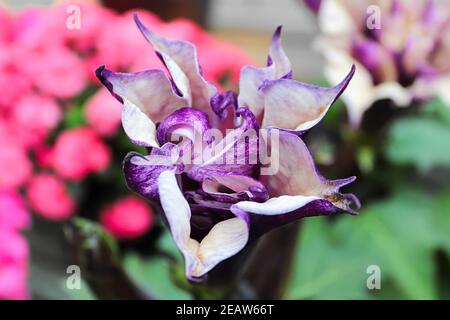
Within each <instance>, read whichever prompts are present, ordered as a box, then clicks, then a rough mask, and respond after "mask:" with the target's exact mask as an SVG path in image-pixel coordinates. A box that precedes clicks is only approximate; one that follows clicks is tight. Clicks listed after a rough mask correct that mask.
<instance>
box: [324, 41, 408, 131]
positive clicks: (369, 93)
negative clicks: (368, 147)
mask: <svg viewBox="0 0 450 320" xmlns="http://www.w3.org/2000/svg"><path fill="white" fill-rule="evenodd" d="M319 47H320V50H321V52H323V54H324V55H325V58H326V62H327V63H326V66H325V76H326V78H327V79H328V81H330V83H332V84H334V83H338V82H339V81H340V79H342V77H343V76H344V75H345V73H346V72H347V68H348V67H349V66H350V65H352V64H355V65H356V72H355V75H354V78H353V80H352V81H351V82H350V83H349V85H348V87H347V88H346V90H345V92H344V93H343V95H342V100H343V101H344V102H345V104H346V106H347V109H348V115H349V120H350V123H351V124H352V125H353V126H358V125H359V123H360V122H361V119H362V116H363V114H364V112H365V111H366V110H368V109H369V108H370V107H371V105H372V104H373V103H374V102H376V101H377V100H381V99H391V100H392V101H394V103H395V104H396V105H398V106H405V105H408V104H409V103H410V101H411V99H412V95H411V93H410V92H409V91H408V89H406V88H403V87H402V86H401V85H400V84H399V83H398V82H385V83H382V84H380V85H378V86H375V85H374V83H373V79H372V77H371V75H370V73H369V72H368V71H367V70H366V68H364V66H363V65H361V64H360V63H358V62H357V61H355V60H354V59H353V58H352V57H351V56H349V55H348V54H347V53H345V52H344V51H342V50H337V49H336V50H329V49H328V48H327V42H324V41H323V42H321V43H319Z"/></svg>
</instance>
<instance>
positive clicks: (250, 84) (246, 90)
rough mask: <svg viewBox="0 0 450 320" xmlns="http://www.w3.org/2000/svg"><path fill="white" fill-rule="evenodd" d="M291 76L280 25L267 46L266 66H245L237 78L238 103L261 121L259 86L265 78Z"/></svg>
mask: <svg viewBox="0 0 450 320" xmlns="http://www.w3.org/2000/svg"><path fill="white" fill-rule="evenodd" d="M291 77H292V69H291V64H290V62H289V60H288V58H287V56H286V54H285V53H284V51H283V48H282V46H281V27H278V28H277V29H276V31H275V32H274V34H273V37H272V41H271V43H270V48H269V57H268V66H267V67H265V68H255V67H252V66H245V67H244V68H242V70H241V76H240V80H239V96H238V105H239V106H242V107H243V106H246V107H248V108H249V109H250V110H251V111H252V112H253V114H254V115H255V116H256V118H257V119H258V120H259V121H261V119H262V115H263V111H264V96H263V94H262V93H261V92H260V91H259V87H260V86H261V85H262V83H263V82H264V81H266V80H276V79H280V78H287V79H290V78H291Z"/></svg>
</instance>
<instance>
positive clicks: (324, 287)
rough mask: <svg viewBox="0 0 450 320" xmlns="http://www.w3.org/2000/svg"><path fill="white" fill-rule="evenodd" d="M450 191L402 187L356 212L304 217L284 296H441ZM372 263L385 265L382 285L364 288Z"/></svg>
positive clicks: (320, 297)
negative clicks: (440, 262) (438, 256)
mask: <svg viewBox="0 0 450 320" xmlns="http://www.w3.org/2000/svg"><path fill="white" fill-rule="evenodd" d="M448 196H449V195H447V196H444V197H431V196H428V195H426V194H425V193H423V192H420V191H417V190H409V189H407V188H404V189H403V190H400V191H398V192H397V193H396V194H395V195H394V196H392V197H391V198H388V199H386V200H383V201H379V202H377V203H375V204H373V205H371V206H369V207H368V208H366V210H364V211H363V212H362V213H361V214H360V215H359V216H357V217H349V216H341V217H339V218H338V219H337V221H333V222H332V223H330V222H329V221H327V220H326V219H323V218H320V217H319V218H314V219H308V220H305V222H304V227H303V229H302V232H301V235H300V237H299V243H298V249H297V254H296V258H295V262H294V271H295V272H294V274H293V275H292V278H291V284H290V286H289V288H288V290H287V292H286V297H287V298H294V299H305V298H307V299H330V298H340V299H349V298H352V299H366V298H396V299H435V298H437V287H436V281H435V280H436V279H435V276H436V275H435V272H436V270H435V269H434V266H433V254H434V253H435V252H436V250H437V249H438V248H440V247H443V246H445V245H447V246H450V245H449V240H450V236H449V235H448V230H449V228H450V217H449V216H450V210H449V208H450V198H449V197H448ZM444 207H445V208H444ZM447 249H448V247H447ZM370 265H377V266H379V267H380V269H381V289H380V290H369V289H367V288H366V280H367V277H368V276H369V275H368V274H367V272H366V270H367V267H368V266H370Z"/></svg>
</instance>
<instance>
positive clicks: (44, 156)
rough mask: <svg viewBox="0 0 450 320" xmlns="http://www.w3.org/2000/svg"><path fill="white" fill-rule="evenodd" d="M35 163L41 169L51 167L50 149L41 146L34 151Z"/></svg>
mask: <svg viewBox="0 0 450 320" xmlns="http://www.w3.org/2000/svg"><path fill="white" fill-rule="evenodd" d="M35 157H36V162H37V164H38V166H39V167H41V168H49V167H51V165H52V149H51V148H50V147H48V146H46V145H42V146H40V147H39V148H37V149H36V150H35Z"/></svg>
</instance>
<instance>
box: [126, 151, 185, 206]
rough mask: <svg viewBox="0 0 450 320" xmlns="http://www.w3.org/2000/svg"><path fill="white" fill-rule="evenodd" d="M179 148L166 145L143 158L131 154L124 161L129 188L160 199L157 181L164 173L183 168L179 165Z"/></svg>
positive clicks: (148, 196)
mask: <svg viewBox="0 0 450 320" xmlns="http://www.w3.org/2000/svg"><path fill="white" fill-rule="evenodd" d="M177 160H178V148H177V146H176V145H173V144H166V145H164V146H163V147H162V148H161V149H157V148H153V149H152V154H150V155H148V156H143V155H141V154H139V153H137V152H130V153H129V154H127V156H126V157H125V159H124V160H123V172H124V175H125V180H126V182H127V185H128V187H129V188H130V189H131V190H133V191H134V192H137V193H139V194H140V195H142V196H144V197H147V198H149V199H158V197H159V192H158V184H157V180H158V177H159V175H160V174H161V173H162V172H163V171H167V170H178V172H180V171H181V170H182V169H183V168H182V167H180V166H179V165H178V164H177Z"/></svg>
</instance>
